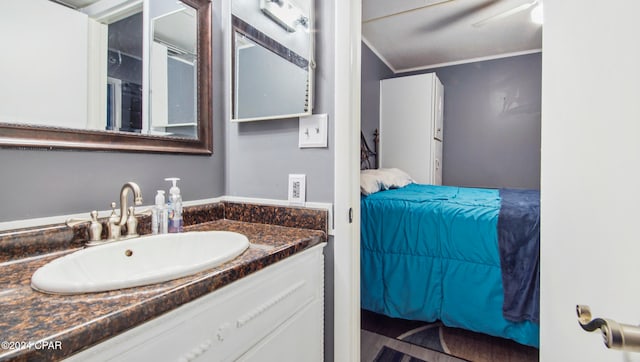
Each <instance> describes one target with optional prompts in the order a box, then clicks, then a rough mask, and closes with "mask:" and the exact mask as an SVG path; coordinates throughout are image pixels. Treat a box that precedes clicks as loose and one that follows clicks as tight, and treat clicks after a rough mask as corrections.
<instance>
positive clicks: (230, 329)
mask: <svg viewBox="0 0 640 362" xmlns="http://www.w3.org/2000/svg"><path fill="white" fill-rule="evenodd" d="M322 247H324V245H320V246H316V247H314V248H312V249H310V250H307V251H305V252H302V253H300V254H297V255H295V256H292V257H289V258H287V259H285V260H283V261H280V262H278V263H276V264H273V265H271V266H269V267H267V268H265V269H263V270H260V271H258V272H256V273H254V274H252V275H249V276H247V277H245V278H242V279H240V280H238V281H236V282H233V283H231V284H229V285H227V286H225V287H223V288H221V289H220V290H218V291H215V292H213V293H211V294H209V295H206V296H203V297H201V298H198V299H196V300H194V301H192V302H190V303H187V304H185V305H183V306H181V307H179V308H177V309H175V310H173V311H171V312H168V313H166V314H164V315H162V316H160V317H158V318H156V319H153V320H151V321H149V322H146V323H144V324H142V325H140V326H138V327H136V328H134V329H132V330H130V331H127V332H125V333H122V334H120V335H118V336H116V337H113V338H111V339H109V340H107V341H106V342H103V343H101V344H99V345H96V346H95V347H92V348H90V349H88V350H86V351H84V352H81V353H79V354H77V355H75V356H72V358H71V359H70V360H78V361H86V360H100V361H104V360H118V361H140V360H148V359H151V360H181V361H194V360H207V361H210V360H211V356H215V360H216V361H227V360H233V359H236V358H238V357H239V356H240V355H242V354H243V353H244V352H245V351H247V350H248V349H250V348H251V347H252V346H254V345H255V344H256V343H258V342H259V341H260V340H262V339H263V338H265V336H267V335H268V334H269V333H271V332H272V331H273V330H275V329H276V328H278V327H279V326H280V325H281V324H282V323H284V322H285V321H286V320H287V319H289V318H291V317H292V316H293V315H294V314H296V313H297V312H298V311H300V310H302V309H303V308H304V307H305V306H307V305H309V304H310V303H311V302H313V301H314V300H319V301H320V302H321V303H322V298H323V283H324V275H323V255H322ZM320 328H322V322H320ZM320 343H321V344H322V342H321V340H320ZM204 356H208V357H206V358H204ZM202 358H204V359H202Z"/></svg>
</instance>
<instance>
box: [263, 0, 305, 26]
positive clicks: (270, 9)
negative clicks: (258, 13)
mask: <svg viewBox="0 0 640 362" xmlns="http://www.w3.org/2000/svg"><path fill="white" fill-rule="evenodd" d="M260 10H262V12H263V13H265V14H266V15H267V16H268V17H269V18H271V19H272V20H273V21H275V22H276V23H278V25H280V26H282V27H283V28H284V29H286V30H287V31H288V32H290V33H293V32H295V31H296V28H297V27H298V25H300V26H302V27H303V28H305V29H306V28H307V27H308V26H309V25H308V24H309V18H308V17H307V16H305V14H304V13H303V12H302V10H300V8H298V6H296V4H295V3H293V2H292V1H290V0H260Z"/></svg>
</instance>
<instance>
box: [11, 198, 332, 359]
mask: <svg viewBox="0 0 640 362" xmlns="http://www.w3.org/2000/svg"><path fill="white" fill-rule="evenodd" d="M185 213H186V218H185V220H186V221H187V224H188V226H187V227H186V230H187V231H201V230H223V231H233V232H238V233H241V234H244V235H246V236H247V238H248V239H249V242H250V246H249V248H248V249H247V250H246V251H245V252H244V253H243V254H241V255H240V256H238V257H237V258H235V259H233V260H231V261H229V262H227V263H224V264H222V265H220V266H218V267H215V268H212V269H209V270H206V271H203V272H199V273H197V274H194V275H190V276H186V277H183V278H180V279H176V280H171V281H168V282H164V283H158V284H153V285H147V286H141V287H135V288H127V289H121V290H114V291H109V292H100V293H87V294H77V295H57V294H44V293H41V292H37V291H34V290H33V289H32V288H31V287H30V277H31V275H32V274H33V272H34V271H35V270H36V269H38V268H39V267H40V266H42V265H44V264H46V263H47V262H49V261H51V260H53V259H55V258H57V257H60V256H62V255H66V254H68V253H70V252H72V251H74V250H78V248H77V246H78V243H80V245H81V243H82V241H81V240H80V241H78V239H82V238H83V236H85V235H86V230H84V231H83V230H81V229H75V230H71V231H70V230H67V229H69V228H68V227H65V226H51V227H48V228H41V229H37V230H21V231H15V232H9V233H7V232H2V233H0V315H2V316H3V318H2V319H0V341H9V342H11V343H12V345H11V346H10V347H14V348H4V347H6V346H4V345H3V349H0V361H4V360H60V359H68V360H70V361H87V360H99V361H104V360H118V361H123V360H124V361H127V360H131V361H140V360H180V361H197V360H201V361H228V360H247V361H249V360H283V361H286V360H292V361H293V360H305V361H321V360H322V359H323V324H324V322H323V308H324V307H323V298H324V292H323V291H324V275H323V268H324V263H323V260H324V256H323V248H324V246H325V245H326V244H325V242H326V238H327V236H326V230H327V229H326V227H327V213H326V210H313V209H304V208H288V207H268V206H259V205H245V204H237V203H225V202H222V203H219V204H216V205H207V206H205V207H202V208H198V207H193V208H191V209H186V210H185ZM146 227H147V225H146V221H144V220H143V222H142V223H141V225H140V227H139V230H141V231H144V230H146V229H145V228H146ZM58 232H60V233H62V234H63V235H67V236H68V237H69V238H70V239H68V238H65V237H62V236H61V235H58V234H56V233H58ZM143 233H144V232H143ZM53 234H56V235H53ZM27 235H30V236H29V237H27ZM43 239H48V240H50V243H46V242H44V240H43ZM52 244H53V245H55V244H57V245H58V248H61V249H60V250H50V249H48V250H45V251H46V252H42V251H41V250H42V249H43V248H44V249H46V248H51V247H52ZM45 246H46V247H45ZM98 247H99V246H98ZM12 250H13V254H11V251H12ZM14 342H15V343H14ZM45 347H46V348H45Z"/></svg>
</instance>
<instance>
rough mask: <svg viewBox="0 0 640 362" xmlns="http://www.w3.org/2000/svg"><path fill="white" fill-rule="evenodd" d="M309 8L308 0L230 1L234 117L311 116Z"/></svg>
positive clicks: (311, 42) (311, 82)
mask: <svg viewBox="0 0 640 362" xmlns="http://www.w3.org/2000/svg"><path fill="white" fill-rule="evenodd" d="M311 9H312V3H311V1H309V0H260V1H251V0H233V2H232V24H233V30H234V31H233V38H232V44H233V62H232V64H233V69H232V72H233V74H232V75H233V104H232V108H233V111H232V114H233V120H235V121H253V120H261V119H275V118H286V117H294V116H300V115H308V114H311V111H312V89H313V65H314V63H313V33H312V31H311V27H312V22H311V19H312V13H311Z"/></svg>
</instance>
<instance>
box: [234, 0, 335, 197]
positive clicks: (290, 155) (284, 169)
mask: <svg viewBox="0 0 640 362" xmlns="http://www.w3.org/2000/svg"><path fill="white" fill-rule="evenodd" d="M315 3H316V4H315V7H316V12H315V16H316V24H315V25H316V26H315V28H316V32H315V34H316V55H315V59H316V64H317V66H316V69H315V84H314V91H315V93H314V100H313V103H314V108H313V113H316V114H320V113H327V114H328V115H329V122H328V123H329V125H328V134H329V140H328V147H327V148H306V149H301V148H298V118H290V119H279V120H270V121H259V122H245V123H229V124H228V125H227V129H228V130H227V166H226V176H227V179H226V193H227V194H228V195H234V196H245V197H258V198H270V199H279V200H286V199H287V186H288V177H289V176H288V175H289V174H291V173H300V174H306V175H307V201H316V202H333V135H332V134H333V131H332V122H333V84H334V82H333V74H334V69H333V18H332V11H333V5H332V4H333V2H327V1H316V2H315Z"/></svg>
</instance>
